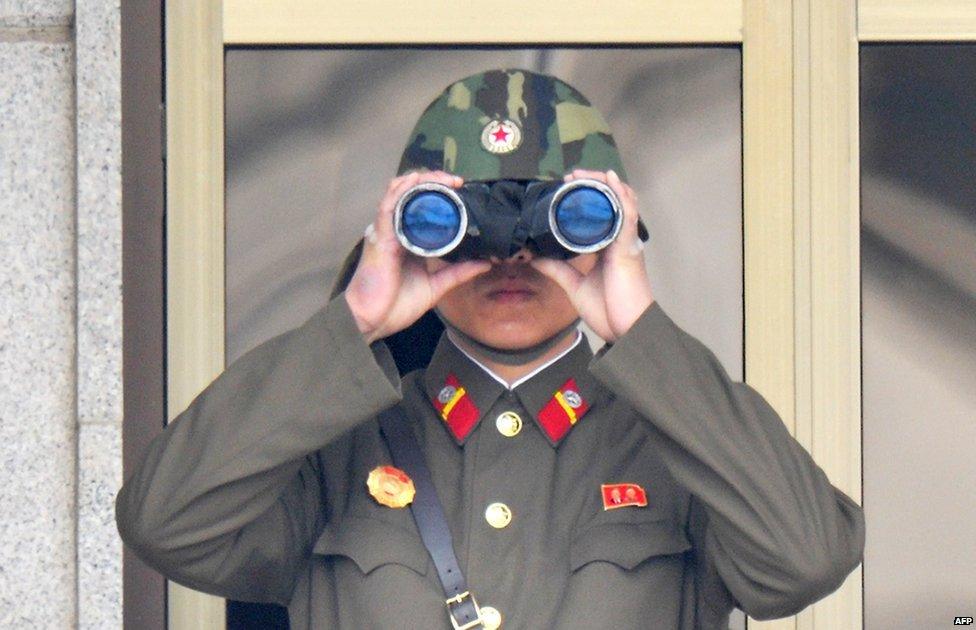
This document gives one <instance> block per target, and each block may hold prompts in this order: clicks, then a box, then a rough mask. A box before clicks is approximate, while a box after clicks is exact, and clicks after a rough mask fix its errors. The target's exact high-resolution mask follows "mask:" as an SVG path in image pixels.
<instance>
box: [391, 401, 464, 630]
mask: <svg viewBox="0 0 976 630" xmlns="http://www.w3.org/2000/svg"><path fill="white" fill-rule="evenodd" d="M379 422H380V431H381V432H382V434H383V437H384V439H386V443H387V446H389V448H390V454H391V455H392V456H393V464H394V465H395V466H396V467H397V468H399V469H401V470H403V471H404V472H405V473H407V475H409V476H410V478H411V479H413V483H414V488H415V490H416V494H415V495H414V498H413V501H412V502H411V503H410V512H411V513H412V514H413V519H414V521H415V522H416V523H417V529H419V530H420V537H421V539H423V541H424V546H425V547H427V551H428V552H429V553H430V557H431V559H433V561H434V566H435V567H436V568H437V575H438V576H439V577H440V580H441V585H442V586H443V587H444V595H445V599H446V600H447V601H448V602H450V601H451V600H452V599H453V600H454V602H453V603H448V604H447V608H448V611H449V613H450V614H451V615H452V617H453V619H454V621H455V622H456V624H455V625H457V626H458V627H462V628H463V627H480V624H477V623H475V622H476V621H477V620H478V607H477V604H476V602H475V600H474V598H473V597H472V596H471V595H470V593H469V591H468V586H467V582H466V581H465V579H464V574H462V573H461V567H460V566H459V565H458V561H457V557H456V556H455V555H454V545H453V543H452V542H451V530H450V529H449V528H448V526H447V518H445V516H444V508H443V507H442V506H441V502H440V499H439V498H438V497H437V491H436V490H435V489H434V482H433V480H432V479H431V476H430V470H429V469H428V468H427V462H426V461H425V460H424V454H423V451H421V450H420V445H419V444H418V443H417V439H416V437H414V434H413V430H412V429H411V428H410V425H409V423H408V421H407V418H406V417H405V415H404V413H403V411H402V410H401V408H400V406H399V405H397V406H395V407H392V408H390V409H387V410H386V411H384V412H382V413H380V416H379ZM465 593H468V595H466V596H465V595H464V594H465ZM455 598H456V599H455ZM471 624H474V625H471Z"/></svg>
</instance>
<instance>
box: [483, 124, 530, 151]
mask: <svg viewBox="0 0 976 630" xmlns="http://www.w3.org/2000/svg"><path fill="white" fill-rule="evenodd" d="M521 143H522V130H521V129H519V126H518V125H517V124H515V122H514V121H511V120H507V119H506V120H493V121H491V122H489V123H488V124H487V125H485V128H484V129H482V130H481V146H483V147H484V148H485V150H486V151H488V152H490V153H511V152H512V151H514V150H515V149H517V148H518V146H519V144H521Z"/></svg>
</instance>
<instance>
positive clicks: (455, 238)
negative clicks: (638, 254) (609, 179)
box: [393, 179, 647, 260]
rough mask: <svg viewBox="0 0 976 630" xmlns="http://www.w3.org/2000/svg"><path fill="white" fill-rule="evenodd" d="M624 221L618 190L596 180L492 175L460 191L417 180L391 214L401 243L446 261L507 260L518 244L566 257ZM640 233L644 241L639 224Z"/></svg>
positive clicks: (605, 237) (612, 235)
mask: <svg viewBox="0 0 976 630" xmlns="http://www.w3.org/2000/svg"><path fill="white" fill-rule="evenodd" d="M622 224H623V206H622V205H621V202H620V200H619V199H618V198H617V195H616V193H614V192H613V189H611V188H610V187H609V186H607V185H606V184H604V183H603V182H600V181H597V180H594V179H575V180H572V181H569V182H561V181H559V182H550V181H540V180H495V181H491V182H468V183H465V184H464V185H462V186H461V187H460V188H457V189H455V188H451V187H449V186H445V185H443V184H439V183H436V182H422V183H420V184H417V185H415V186H413V187H411V188H410V189H408V190H407V191H406V192H404V193H403V194H402V195H401V196H400V198H399V199H398V200H397V204H396V208H395V209H394V215H393V225H394V230H395V232H396V235H397V238H398V239H399V241H400V243H401V244H402V245H403V247H404V248H406V249H407V250H408V251H410V252H412V253H414V254H417V255H418V256H425V257H439V258H444V259H447V260H459V259H470V258H488V257H491V256H497V257H499V258H502V259H504V258H508V257H509V256H511V255H513V254H515V253H516V252H518V251H519V250H520V249H521V248H522V247H526V248H528V249H530V250H532V251H533V252H535V253H536V254H537V255H540V256H547V257H552V258H563V259H565V258H571V257H573V256H576V255H578V254H585V253H590V252H595V251H599V250H601V249H603V248H604V247H606V246H607V245H609V244H610V243H612V242H613V241H614V239H616V238H617V235H618V234H619V233H620V228H621V225H622ZM638 232H639V233H640V234H639V235H640V237H641V239H642V240H644V241H646V240H647V231H646V229H644V226H643V224H639V227H638Z"/></svg>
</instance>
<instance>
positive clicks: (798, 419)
mask: <svg viewBox="0 0 976 630" xmlns="http://www.w3.org/2000/svg"><path fill="white" fill-rule="evenodd" d="M555 4H556V3H554V2H550V1H549V0H544V1H536V2H533V3H532V4H528V5H527V4H526V3H524V2H515V1H513V0H495V1H494V2H488V1H486V0H472V1H471V2H467V3H456V2H447V1H445V0H437V1H435V0H413V1H411V2H409V3H406V2H390V1H389V0H362V1H360V2H356V3H342V2H336V1H334V0H317V1H316V0H166V34H167V41H166V92H167V99H166V100H167V103H168V107H167V146H168V162H167V173H166V176H167V184H166V190H167V228H166V229H167V260H168V266H167V287H168V288H167V323H168V327H167V330H168V347H167V353H168V361H169V375H168V391H167V395H168V397H169V398H168V401H169V410H170V419H171V418H172V417H175V416H176V415H177V414H178V413H179V411H180V410H182V409H184V408H185V407H186V405H188V404H189V402H190V401H191V400H192V399H193V397H194V396H195V395H196V394H197V393H199V391H201V390H202V389H203V388H204V387H205V386H206V385H207V384H209V383H210V382H211V381H212V380H213V379H214V378H215V377H216V376H217V375H219V374H220V372H221V371H222V370H223V369H224V321H223V314H224V259H223V257H224V224H223V221H224V198H223V190H224V172H223V150H224V129H223V111H224V94H223V86H224V80H223V79H224V69H223V53H224V46H225V45H227V44H320V45H327V44H356V43H360V44H371V43H459V44H460V43H475V42H477V43H512V44H522V45H525V44H526V43H533V44H542V43H611V42H617V43H634V44H653V43H686V44H702V45H708V44H718V43H739V44H741V46H742V63H743V76H742V85H743V95H742V99H743V165H742V166H743V191H744V208H743V212H744V217H743V230H744V235H743V238H744V247H745V259H744V266H745V269H744V272H745V285H744V291H745V325H746V331H745V345H746V347H745V357H746V372H745V374H746V381H747V382H749V383H750V384H751V385H753V386H754V387H756V388H757V389H758V390H759V391H761V392H762V393H763V395H764V396H765V397H766V398H767V399H768V400H769V401H770V403H771V404H773V406H774V407H775V408H776V410H777V411H778V412H779V413H780V415H781V416H782V418H783V420H784V422H785V423H786V424H787V426H788V427H789V429H790V431H791V432H792V433H793V435H795V436H796V437H797V439H798V440H799V441H800V442H801V443H802V444H803V445H804V446H805V447H806V448H807V449H808V450H809V451H810V452H811V453H812V454H813V457H814V459H815V460H816V461H817V462H818V463H819V464H820V465H821V466H822V467H823V468H824V470H825V471H826V472H827V475H828V476H829V478H830V480H831V482H832V483H834V484H835V485H837V486H838V487H839V488H841V489H842V490H843V491H845V492H846V493H848V494H849V495H850V496H851V497H853V498H854V499H855V500H858V501H860V497H861V415H860V408H861V377H860V372H861V365H860V352H861V348H860V338H861V331H860V207H859V183H858V180H859V172H860V167H859V148H858V44H859V42H861V41H924V40H942V41H945V40H951V41H963V40H973V39H976V3H973V2H971V0H859V1H858V2H855V0H627V1H622V2H617V3H614V5H613V9H612V10H608V9H607V7H608V5H607V4H606V3H600V2H593V1H590V0H563V1H562V2H561V3H559V7H560V10H558V11H556V10H553V8H552V5H555ZM490 12H501V13H503V14H507V15H519V17H520V19H519V20H516V21H514V22H513V24H512V29H514V30H509V31H507V33H506V34H505V37H504V38H503V39H499V38H497V37H493V36H492V35H491V34H486V33H485V32H483V30H482V29H481V27H480V24H481V22H480V21H479V20H478V19H477V18H478V16H480V15H485V14H488V13H490ZM581 14H585V15H586V16H587V19H586V20H585V21H582V20H579V19H577V17H576V16H578V15H581ZM169 588H170V590H169V619H170V628H173V629H179V630H185V629H191V628H192V629H201V630H202V629H208V630H216V629H220V630H223V628H224V623H225V621H224V600H222V599H220V598H215V597H211V596H208V595H204V594H201V593H197V592H195V591H191V590H189V589H186V588H183V587H181V586H179V585H176V584H174V583H172V582H170V583H169ZM748 625H749V628H750V629H754V628H761V629H765V630H787V629H789V630H813V629H817V630H828V629H829V630H835V629H847V628H850V629H854V628H861V626H862V581H861V569H860V568H858V569H857V570H856V571H855V572H854V573H852V574H851V576H850V577H849V578H848V580H847V581H846V582H845V584H844V585H843V586H842V587H841V588H840V589H839V590H838V591H837V592H836V593H834V594H832V595H831V596H829V597H827V598H826V599H824V600H823V601H821V602H818V603H817V604H815V605H813V606H810V607H809V608H807V609H806V610H804V611H803V612H801V613H800V614H798V615H796V616H795V617H790V618H786V619H780V620H775V621H768V622H758V621H755V620H752V619H750V620H749V623H748Z"/></svg>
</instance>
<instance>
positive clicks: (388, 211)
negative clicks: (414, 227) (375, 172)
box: [374, 172, 420, 243]
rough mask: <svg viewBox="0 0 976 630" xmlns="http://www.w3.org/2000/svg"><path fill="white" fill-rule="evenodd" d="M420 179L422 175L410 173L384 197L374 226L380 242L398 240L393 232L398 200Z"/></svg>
mask: <svg viewBox="0 0 976 630" xmlns="http://www.w3.org/2000/svg"><path fill="white" fill-rule="evenodd" d="M419 178H420V173H416V172H413V173H410V174H409V175H407V176H405V177H404V178H403V179H402V180H400V182H399V183H398V184H397V185H396V186H394V187H393V188H392V189H391V190H389V191H387V193H386V195H384V196H383V199H382V200H381V201H380V207H379V212H377V215H376V221H375V225H374V229H375V230H376V236H377V239H378V240H379V242H381V243H382V242H391V241H392V240H396V234H394V232H393V211H394V209H396V203H397V200H398V199H399V198H400V195H402V194H403V193H404V192H406V191H407V189H408V188H410V187H411V186H413V185H415V184H416V183H417V181H418V179H419Z"/></svg>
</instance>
